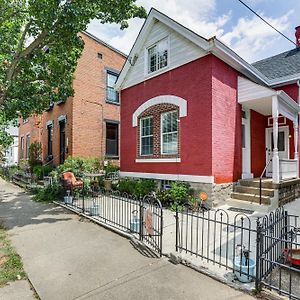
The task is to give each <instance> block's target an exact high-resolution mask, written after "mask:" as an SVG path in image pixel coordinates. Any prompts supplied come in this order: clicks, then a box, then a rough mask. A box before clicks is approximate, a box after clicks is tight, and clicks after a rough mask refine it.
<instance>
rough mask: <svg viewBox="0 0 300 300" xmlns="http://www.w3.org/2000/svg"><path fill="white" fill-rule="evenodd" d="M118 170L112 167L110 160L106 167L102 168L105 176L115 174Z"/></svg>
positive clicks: (116, 167)
mask: <svg viewBox="0 0 300 300" xmlns="http://www.w3.org/2000/svg"><path fill="white" fill-rule="evenodd" d="M119 169H120V168H119V167H118V166H116V165H114V164H113V163H112V162H111V161H110V160H109V161H108V163H107V165H106V166H105V167H104V170H105V176H107V174H109V173H112V172H117V171H118V170H119Z"/></svg>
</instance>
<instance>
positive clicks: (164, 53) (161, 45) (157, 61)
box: [148, 38, 168, 73]
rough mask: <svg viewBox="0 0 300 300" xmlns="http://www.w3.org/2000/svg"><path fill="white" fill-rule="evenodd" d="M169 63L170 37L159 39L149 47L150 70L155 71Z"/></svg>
mask: <svg viewBox="0 0 300 300" xmlns="http://www.w3.org/2000/svg"><path fill="white" fill-rule="evenodd" d="M167 65H168V39H167V38H165V39H163V40H161V41H159V42H158V43H157V44H156V45H155V46H153V47H151V48H149V49H148V72H149V73H151V72H154V71H157V70H159V69H161V68H164V67H166V66H167Z"/></svg>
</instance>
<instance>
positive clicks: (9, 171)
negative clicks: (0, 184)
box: [0, 166, 19, 180]
mask: <svg viewBox="0 0 300 300" xmlns="http://www.w3.org/2000/svg"><path fill="white" fill-rule="evenodd" d="M16 172H19V167H18V166H11V167H5V168H0V174H1V176H3V177H5V178H7V179H9V180H11V179H12V176H13V175H14V174H15V173H16Z"/></svg>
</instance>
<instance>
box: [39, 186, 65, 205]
mask: <svg viewBox="0 0 300 300" xmlns="http://www.w3.org/2000/svg"><path fill="white" fill-rule="evenodd" d="M63 196H64V189H63V187H62V186H61V185H60V184H58V183H54V184H52V185H48V186H47V187H45V188H42V189H40V190H39V191H38V192H37V193H36V194H35V195H34V197H33V199H34V200H35V201H38V202H52V201H55V200H60V199H61V198H62V197H63Z"/></svg>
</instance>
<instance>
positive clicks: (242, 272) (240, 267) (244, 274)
mask: <svg viewBox="0 0 300 300" xmlns="http://www.w3.org/2000/svg"><path fill="white" fill-rule="evenodd" d="M248 270H249V276H248ZM234 274H235V276H236V277H237V279H238V280H239V281H240V282H243V283H247V282H251V281H252V280H253V277H255V261H254V260H253V259H250V258H249V259H248V260H247V264H246V258H245V257H242V259H241V258H240V257H236V258H235V261H234Z"/></svg>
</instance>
